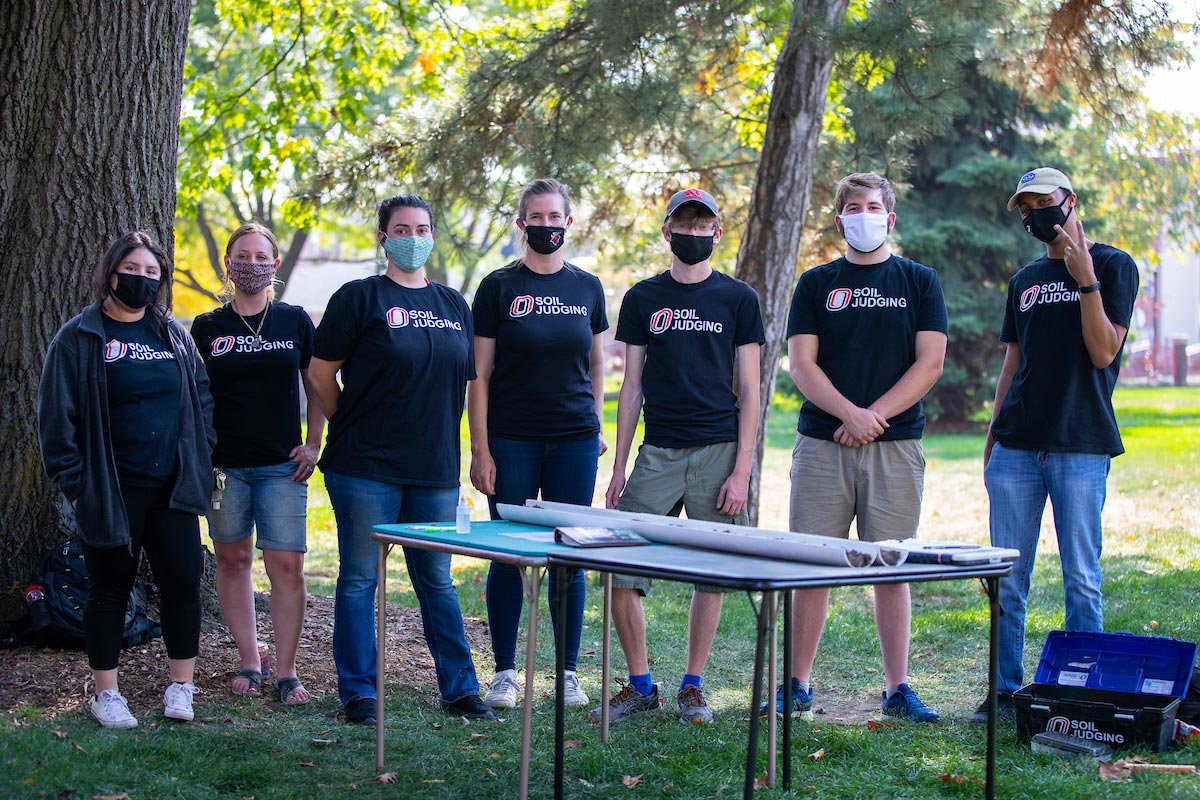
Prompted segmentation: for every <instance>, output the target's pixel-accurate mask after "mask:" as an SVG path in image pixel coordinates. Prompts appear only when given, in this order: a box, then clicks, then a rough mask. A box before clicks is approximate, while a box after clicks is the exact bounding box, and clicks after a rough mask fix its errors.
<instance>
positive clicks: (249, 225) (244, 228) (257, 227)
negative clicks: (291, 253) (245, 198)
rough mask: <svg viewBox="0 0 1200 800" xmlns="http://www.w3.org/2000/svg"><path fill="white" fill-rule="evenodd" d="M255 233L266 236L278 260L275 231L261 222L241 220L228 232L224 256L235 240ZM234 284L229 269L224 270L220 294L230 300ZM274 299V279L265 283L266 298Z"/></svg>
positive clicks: (229, 251)
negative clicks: (235, 227)
mask: <svg viewBox="0 0 1200 800" xmlns="http://www.w3.org/2000/svg"><path fill="white" fill-rule="evenodd" d="M255 233H257V234H258V235H259V236H262V237H264V238H266V240H267V241H268V242H270V243H271V252H272V253H274V255H275V260H276V261H278V260H279V240H278V239H276V238H275V232H274V231H272V230H271V229H270V228H268V227H267V226H266V225H263V224H262V223H261V222H243V223H242V224H241V225H239V226H238V228H237V230H235V231H234V232H233V233H231V234H229V242H228V243H227V244H226V245H225V257H226V258H229V254H230V253H232V252H233V246H234V245H235V244H237V240H238V239H241V238H242V237H243V236H250V235H251V234H255ZM233 293H234V286H233V281H232V280H230V278H229V270H225V280H224V282H223V283H222V284H221V295H222V296H223V297H224V298H225V299H226V300H230V299H232V298H233ZM274 299H275V279H274V278H272V279H271V282H270V283H269V284H268V285H267V300H274Z"/></svg>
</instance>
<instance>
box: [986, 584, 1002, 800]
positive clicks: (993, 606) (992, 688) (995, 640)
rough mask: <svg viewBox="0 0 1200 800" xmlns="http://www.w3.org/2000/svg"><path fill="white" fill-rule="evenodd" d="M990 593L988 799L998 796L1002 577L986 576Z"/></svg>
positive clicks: (988, 592) (992, 799)
mask: <svg viewBox="0 0 1200 800" xmlns="http://www.w3.org/2000/svg"><path fill="white" fill-rule="evenodd" d="M984 582H985V584H986V586H987V595H988V622H989V630H988V634H989V635H988V721H987V782H986V783H985V784H984V792H983V796H984V797H985V798H986V800H994V799H995V797H996V715H997V714H998V713H999V708H998V705H999V704H998V702H997V699H996V682H997V680H998V679H999V676H998V675H997V673H998V672H999V669H1000V667H999V663H998V660H997V659H998V655H997V653H996V651H997V650H999V649H1000V625H999V622H1000V579H999V578H997V577H990V578H985V579H984Z"/></svg>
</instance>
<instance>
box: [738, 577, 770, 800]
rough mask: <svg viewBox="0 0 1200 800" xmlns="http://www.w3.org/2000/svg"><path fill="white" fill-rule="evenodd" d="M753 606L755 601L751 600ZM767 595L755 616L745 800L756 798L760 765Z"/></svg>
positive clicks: (743, 791)
mask: <svg viewBox="0 0 1200 800" xmlns="http://www.w3.org/2000/svg"><path fill="white" fill-rule="evenodd" d="M751 603H752V604H753V600H751ZM768 605H769V603H768V602H767V601H766V594H765V593H764V596H763V600H762V602H760V603H759V606H758V609H757V611H756V614H755V616H756V617H757V620H756V625H755V628H756V630H755V642H754V677H753V678H752V681H753V689H752V691H751V692H750V708H751V712H750V742H749V744H747V745H746V781H745V784H744V785H743V787H742V798H743V800H750V799H751V798H752V797H754V778H755V775H754V768H755V766H756V764H757V763H758V707H759V705H761V703H762V671H763V650H765V649H766V638H767V627H768V622H767V618H766V614H767V606H768Z"/></svg>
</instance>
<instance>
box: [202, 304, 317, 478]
mask: <svg viewBox="0 0 1200 800" xmlns="http://www.w3.org/2000/svg"><path fill="white" fill-rule="evenodd" d="M265 313H266V315H267V318H266V319H265V320H264V319H263V315H262V314H254V315H253V316H249V317H245V322H243V321H242V318H241V317H239V315H238V313H237V312H236V311H234V310H233V309H232V308H231V307H230V306H229V304H228V303H226V304H225V305H223V306H221V307H220V308H216V309H213V310H212V311H209V312H208V313H206V314H201V315H200V316H198V317H196V320H195V321H194V322H193V323H192V338H193V339H194V340H195V341H196V347H197V348H198V349H199V351H200V356H201V358H203V359H204V366H205V367H207V368H208V378H209V381H210V383H209V387H210V389H211V390H212V396H213V401H214V407H213V426H214V427H215V428H216V431H217V447H216V449H215V450H213V464H214V465H215V466H219V467H266V466H270V465H272V464H282V463H283V462H285V461H287V460H288V458H289V454H290V453H291V451H292V448H294V447H295V446H296V445H298V444H300V443H301V441H302V440H301V438H300V378H299V375H300V370H302V369H307V368H308V360H309V359H310V358H311V357H312V346H313V330H314V328H313V324H312V320H311V319H309V317H308V314H306V313H305V311H304V309H302V308H300V307H299V306H292V305H288V304H287V303H280V302H274V303H271V305H270V307H269V309H268V310H267V311H266V312H265ZM260 323H261V324H262V329H261V330H259V324H260ZM247 326H249V327H247ZM255 330H258V331H259V336H255V335H254V331H255Z"/></svg>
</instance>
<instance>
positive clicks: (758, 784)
mask: <svg viewBox="0 0 1200 800" xmlns="http://www.w3.org/2000/svg"><path fill="white" fill-rule="evenodd" d="M765 788H767V773H765V772H764V773H763V774H762V775H759V776H758V777H757V778H755V779H754V791H756V792H757V791H759V790H760V789H765Z"/></svg>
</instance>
